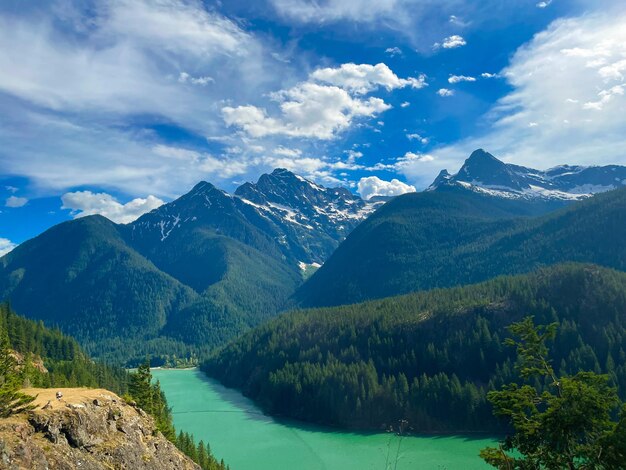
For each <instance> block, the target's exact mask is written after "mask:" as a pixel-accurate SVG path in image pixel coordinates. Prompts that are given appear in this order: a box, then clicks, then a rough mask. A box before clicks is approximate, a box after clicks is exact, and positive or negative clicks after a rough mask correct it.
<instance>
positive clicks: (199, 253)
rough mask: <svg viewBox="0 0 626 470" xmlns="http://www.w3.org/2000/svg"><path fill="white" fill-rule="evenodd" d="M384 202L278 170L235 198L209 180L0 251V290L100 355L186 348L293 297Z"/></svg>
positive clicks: (221, 336) (223, 335)
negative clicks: (124, 217) (114, 217)
mask: <svg viewBox="0 0 626 470" xmlns="http://www.w3.org/2000/svg"><path fill="white" fill-rule="evenodd" d="M380 204H381V203H368V202H364V201H363V200H361V199H360V198H358V197H356V196H354V195H352V194H351V193H350V192H349V191H347V190H345V189H341V188H335V189H329V188H324V187H322V186H319V185H317V184H315V183H313V182H311V181H308V180H306V179H304V178H301V177H298V176H296V175H294V174H293V173H290V172H288V171H286V170H281V169H278V170H275V171H274V172H272V173H271V174H268V175H263V176H261V177H260V178H259V181H258V182H257V183H256V184H250V183H247V184H244V185H243V186H241V187H240V188H239V189H237V191H236V192H235V194H233V195H231V194H228V193H226V192H224V191H222V190H220V189H218V188H216V187H215V186H213V185H212V184H210V183H207V182H201V183H199V184H197V185H196V186H195V187H194V188H193V189H192V190H191V191H190V192H189V193H187V194H185V195H183V196H182V197H180V198H178V199H176V200H175V201H172V202H171V203H169V204H165V205H163V206H161V207H159V208H158V209H155V210H153V211H152V212H150V213H148V214H145V215H143V216H142V217H140V218H139V219H138V220H136V221H135V222H133V223H131V224H127V225H118V224H114V223H113V222H111V221H109V220H108V219H106V218H104V217H101V216H89V217H83V218H80V219H77V220H73V221H70V222H66V223H63V224H59V225H58V226H55V227H52V228H51V229H49V230H47V231H46V232H44V233H43V234H41V235H39V236H38V237H36V238H34V239H32V240H29V241H27V242H25V243H23V244H21V245H20V246H18V247H17V248H16V249H15V250H13V251H12V252H10V253H8V254H7V255H6V256H4V257H3V258H0V299H8V300H10V301H11V303H12V305H13V307H14V308H15V309H16V310H17V311H18V312H25V313H28V314H29V315H31V316H32V318H36V319H41V320H44V321H45V322H47V323H51V324H55V325H58V326H59V327H60V328H62V329H63V330H64V331H66V332H68V333H70V334H72V335H73V336H75V337H76V338H77V339H78V340H79V341H80V342H81V344H83V345H84V346H85V347H86V348H87V349H88V351H89V352H90V353H92V354H94V355H97V356H99V357H107V358H109V359H110V360H115V361H128V360H131V362H132V360H138V359H140V358H142V357H145V356H146V355H152V356H153V357H154V356H160V355H162V354H164V352H166V353H167V354H169V355H176V356H177V357H181V356H187V355H189V354H190V353H191V352H193V351H198V350H199V349H198V348H200V349H201V350H208V349H210V348H211V347H213V346H215V345H217V344H221V343H223V342H224V341H225V340H227V339H228V338H230V337H232V336H233V335H235V334H237V333H239V332H241V331H243V330H245V329H246V328H249V327H250V326H254V325H256V324H258V323H259V322H261V321H263V320H265V319H267V318H269V317H271V316H272V315H274V314H276V313H277V312H278V311H280V310H282V309H284V308H286V307H287V306H289V305H290V302H291V301H290V296H291V295H292V293H293V292H294V290H295V289H296V288H297V287H298V285H300V284H301V283H302V281H303V278H304V276H305V275H306V274H309V273H310V267H311V266H317V265H318V264H320V263H322V262H323V261H325V259H326V257H327V256H329V255H330V253H331V252H332V251H333V250H334V248H335V247H336V246H337V245H338V244H339V242H340V241H341V240H342V239H343V238H344V237H345V236H346V235H347V234H348V233H349V232H350V231H351V230H352V229H353V228H354V227H355V226H356V225H357V224H358V223H359V222H360V221H361V220H362V219H363V218H365V217H366V216H367V214H369V213H370V212H372V211H373V210H375V208H376V207H377V206H378V205H380ZM189 345H192V346H193V348H192V349H190V348H189Z"/></svg>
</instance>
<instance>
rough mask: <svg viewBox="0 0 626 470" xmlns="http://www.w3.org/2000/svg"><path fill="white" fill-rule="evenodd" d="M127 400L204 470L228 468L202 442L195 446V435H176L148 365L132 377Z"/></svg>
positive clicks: (162, 395)
mask: <svg viewBox="0 0 626 470" xmlns="http://www.w3.org/2000/svg"><path fill="white" fill-rule="evenodd" d="M127 399H128V400H129V401H131V400H134V401H135V402H136V403H137V406H139V407H140V408H141V409H143V410H144V411H146V412H147V413H149V414H150V415H152V417H153V418H154V422H155V424H156V427H157V429H158V430H159V431H160V432H161V433H162V434H163V435H164V436H165V437H166V438H167V439H169V440H170V441H171V442H173V443H174V444H175V445H176V447H178V448H179V449H180V450H181V451H182V452H183V453H184V454H186V455H187V456H188V457H189V458H191V459H192V460H193V461H194V462H196V463H197V464H198V465H200V467H202V469H203V470H226V469H228V467H227V466H226V465H225V464H224V461H223V460H222V461H221V462H218V461H217V459H216V458H215V457H213V455H212V454H211V449H210V448H209V447H208V446H205V444H204V442H203V441H200V442H199V443H198V445H197V446H196V444H195V442H194V439H193V436H190V435H189V434H187V433H184V432H182V431H181V432H180V433H179V434H178V435H176V430H175V429H174V424H173V423H172V413H171V410H170V409H169V407H168V406H167V400H166V398H165V394H164V393H163V392H162V391H161V386H160V384H159V382H158V381H157V382H156V383H154V382H153V381H152V374H151V373H150V363H149V362H145V363H143V364H141V365H140V366H139V367H138V368H137V371H136V372H133V373H131V374H130V383H129V387H128V397H127Z"/></svg>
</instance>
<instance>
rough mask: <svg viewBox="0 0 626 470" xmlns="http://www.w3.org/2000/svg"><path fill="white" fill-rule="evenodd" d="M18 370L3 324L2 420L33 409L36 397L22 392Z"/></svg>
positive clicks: (0, 367)
mask: <svg viewBox="0 0 626 470" xmlns="http://www.w3.org/2000/svg"><path fill="white" fill-rule="evenodd" d="M0 320H2V318H0ZM16 370H17V361H16V360H15V357H14V352H13V350H12V349H11V344H10V342H9V335H8V334H7V329H6V326H5V325H4V324H3V325H1V326H0V418H6V417H8V416H11V415H12V414H13V413H20V412H22V411H25V410H29V409H31V408H32V405H30V403H31V402H32V401H33V400H34V399H35V397H31V396H29V395H26V394H24V393H21V392H20V389H21V388H22V384H21V382H20V380H19V379H20V377H19V375H18V374H16V373H15V371H16Z"/></svg>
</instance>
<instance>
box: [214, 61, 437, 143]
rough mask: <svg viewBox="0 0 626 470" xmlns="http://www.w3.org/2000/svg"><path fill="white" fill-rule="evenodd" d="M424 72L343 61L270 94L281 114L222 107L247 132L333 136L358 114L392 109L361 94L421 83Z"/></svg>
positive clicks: (225, 115)
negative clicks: (406, 74) (405, 74)
mask: <svg viewBox="0 0 626 470" xmlns="http://www.w3.org/2000/svg"><path fill="white" fill-rule="evenodd" d="M424 86H427V83H426V77H425V76H424V75H421V76H419V77H418V78H412V77H411V78H406V79H403V78H399V77H398V76H397V75H396V74H395V73H393V72H392V71H391V69H390V68H389V67H388V66H387V65H385V64H382V63H380V64H376V65H369V64H352V63H350V64H343V65H341V66H340V67H336V68H330V67H329V68H322V69H317V70H315V71H314V72H313V73H311V75H310V76H309V80H307V81H305V82H301V83H299V84H297V85H295V86H294V87H292V88H289V89H286V90H281V91H278V92H275V93H272V94H271V97H272V99H273V100H274V101H276V102H277V103H278V106H279V111H280V112H279V114H278V115H277V116H276V117H273V116H271V115H270V114H269V112H268V111H267V109H265V108H259V107H257V106H252V105H245V106H237V107H232V106H225V107H224V108H222V115H223V118H224V121H225V122H226V124H227V125H228V126H235V127H239V128H241V129H242V130H243V131H244V132H246V134H248V135H249V136H251V137H256V138H258V137H265V136H270V135H285V136H290V137H308V138H316V139H323V140H324V139H325V140H327V139H332V138H333V137H335V136H336V135H337V134H338V133H339V132H341V131H343V130H346V129H348V128H349V127H350V126H351V125H352V124H353V122H354V120H355V119H356V118H359V117H374V116H376V115H378V114H380V113H382V112H384V111H386V110H388V109H390V108H391V106H390V105H388V104H387V103H385V102H384V101H383V100H382V99H380V98H377V97H372V96H370V97H369V98H364V97H363V95H365V94H367V93H370V92H372V91H374V90H376V89H377V88H380V87H383V88H385V89H387V90H389V91H391V90H394V89H396V88H404V87H411V88H418V89H419V88H423V87H424Z"/></svg>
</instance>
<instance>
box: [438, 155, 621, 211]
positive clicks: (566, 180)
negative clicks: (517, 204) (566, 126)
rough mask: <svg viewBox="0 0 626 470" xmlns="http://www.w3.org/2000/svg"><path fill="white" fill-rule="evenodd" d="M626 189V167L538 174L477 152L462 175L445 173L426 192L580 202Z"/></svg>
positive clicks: (566, 168) (560, 169) (570, 168)
mask: <svg viewBox="0 0 626 470" xmlns="http://www.w3.org/2000/svg"><path fill="white" fill-rule="evenodd" d="M624 186H626V167H625V166H620V165H606V166H580V165H560V166H555V167H552V168H549V169H547V170H536V169H533V168H527V167H524V166H520V165H514V164H512V163H504V162H503V161H501V160H499V159H497V158H496V157H494V156H493V155H492V154H490V153H489V152H486V151H485V150H483V149H477V150H475V151H474V152H472V154H471V155H470V156H469V158H467V159H466V160H465V162H464V164H463V166H462V167H461V168H460V170H459V171H458V173H456V174H454V175H451V174H450V173H448V171H447V170H442V171H441V172H440V173H439V175H438V176H437V178H435V180H434V181H433V183H432V184H431V185H430V186H429V187H428V188H427V189H426V191H437V190H440V189H442V188H446V187H447V188H449V187H456V188H462V189H466V190H470V191H475V192H481V193H484V194H488V195H491V196H497V197H503V198H518V199H551V200H557V201H563V202H568V201H577V200H581V199H585V198H588V197H590V196H592V195H594V194H597V193H601V192H606V191H610V190H613V189H618V188H621V187H624Z"/></svg>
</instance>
